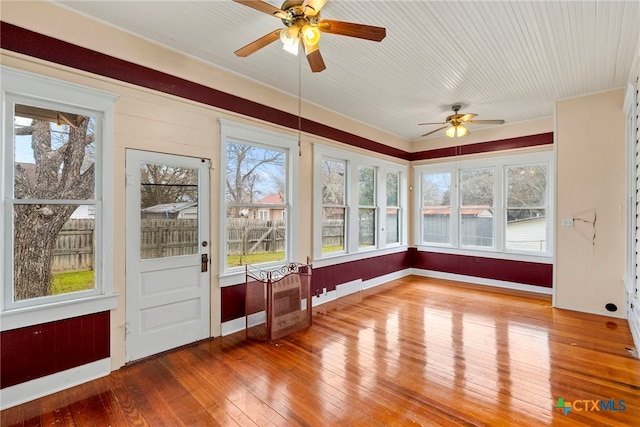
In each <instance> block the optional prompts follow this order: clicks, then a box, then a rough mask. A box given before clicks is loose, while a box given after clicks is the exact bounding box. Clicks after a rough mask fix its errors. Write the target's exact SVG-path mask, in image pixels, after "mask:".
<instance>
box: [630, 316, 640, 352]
mask: <svg viewBox="0 0 640 427" xmlns="http://www.w3.org/2000/svg"><path fill="white" fill-rule="evenodd" d="M628 321H629V329H631V336H632V337H633V344H634V345H635V347H636V350H638V351H640V307H638V306H637V305H634V306H633V308H630V309H629V316H628Z"/></svg>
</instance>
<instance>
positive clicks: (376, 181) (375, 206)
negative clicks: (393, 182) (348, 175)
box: [355, 163, 386, 251]
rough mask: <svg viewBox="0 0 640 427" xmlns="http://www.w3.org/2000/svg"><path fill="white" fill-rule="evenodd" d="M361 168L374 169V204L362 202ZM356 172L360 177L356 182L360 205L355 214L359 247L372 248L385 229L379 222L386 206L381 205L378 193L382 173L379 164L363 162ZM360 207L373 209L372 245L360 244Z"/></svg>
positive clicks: (363, 249) (361, 248)
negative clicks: (380, 231) (381, 212)
mask: <svg viewBox="0 0 640 427" xmlns="http://www.w3.org/2000/svg"><path fill="white" fill-rule="evenodd" d="M360 168H367V169H371V170H373V205H372V206H367V205H361V204H360ZM356 172H357V173H356V176H357V177H358V179H356V180H355V181H356V183H357V184H358V189H357V193H358V205H357V210H356V215H355V216H356V218H357V221H356V222H357V225H356V227H357V229H358V248H359V250H360V251H365V250H372V249H375V248H377V247H378V239H379V237H378V236H379V233H378V230H383V227H381V225H380V224H379V217H380V211H381V210H382V209H384V206H381V200H380V197H379V194H378V193H380V192H379V191H378V190H379V188H380V176H379V175H380V173H379V170H378V167H377V166H372V165H368V164H363V163H361V164H359V165H358V167H357V168H356ZM385 177H386V173H385ZM385 184H386V181H385ZM385 190H386V187H385ZM385 198H386V197H385ZM360 209H372V210H373V222H374V224H375V229H374V234H373V245H371V246H360ZM385 217H386V210H385Z"/></svg>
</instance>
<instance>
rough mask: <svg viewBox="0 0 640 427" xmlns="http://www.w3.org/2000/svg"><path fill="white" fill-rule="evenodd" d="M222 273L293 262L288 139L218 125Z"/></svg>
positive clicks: (294, 152)
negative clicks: (220, 157) (220, 162)
mask: <svg viewBox="0 0 640 427" xmlns="http://www.w3.org/2000/svg"><path fill="white" fill-rule="evenodd" d="M220 129H221V136H222V137H221V141H222V144H221V145H222V164H223V168H222V176H221V183H222V187H221V195H222V197H224V200H223V203H221V209H222V210H221V212H220V217H221V227H220V228H221V233H222V236H223V238H222V241H224V242H225V244H224V245H223V247H222V250H221V259H220V263H221V266H222V271H223V275H230V274H233V273H234V272H235V273H241V272H244V266H245V265H249V264H251V265H254V264H261V265H264V266H268V265H279V264H282V263H286V262H291V261H294V260H293V259H292V254H294V253H295V250H294V245H295V240H294V239H292V234H293V233H292V232H291V230H292V227H293V226H294V222H295V221H296V218H297V209H296V206H295V204H294V203H293V202H292V199H293V197H292V195H293V194H296V192H297V181H296V179H294V178H293V177H294V176H297V164H298V147H297V140H296V139H295V138H294V137H292V136H289V135H284V134H279V133H276V132H272V131H267V130H264V129H260V128H255V127H251V126H245V125H241V124H238V123H234V122H229V121H226V120H221V121H220Z"/></svg>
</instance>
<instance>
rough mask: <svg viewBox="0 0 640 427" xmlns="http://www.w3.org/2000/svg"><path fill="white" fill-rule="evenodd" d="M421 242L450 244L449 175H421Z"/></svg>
mask: <svg viewBox="0 0 640 427" xmlns="http://www.w3.org/2000/svg"><path fill="white" fill-rule="evenodd" d="M421 191H422V241H423V242H425V243H447V244H450V243H451V205H450V204H451V174H450V173H449V172H444V173H434V174H423V175H422V189H421Z"/></svg>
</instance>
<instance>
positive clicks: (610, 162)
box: [554, 89, 626, 317]
mask: <svg viewBox="0 0 640 427" xmlns="http://www.w3.org/2000/svg"><path fill="white" fill-rule="evenodd" d="M623 97H624V93H623V90H622V89H620V90H614V91H610V92H604V93H598V94H594V95H591V96H585V97H580V98H574V99H567V100H563V101H559V102H558V103H557V105H556V123H557V125H556V126H557V127H556V135H555V136H556V150H557V163H556V170H557V186H556V265H555V284H554V287H555V299H554V304H555V306H556V307H559V308H566V309H571V310H578V311H584V312H588V313H597V314H603V315H611V316H615V317H626V313H625V295H624V283H623V278H624V272H625V270H624V268H625V266H624V263H625V234H624V233H625V222H626V216H625V215H626V213H625V210H626V205H625V199H626V195H625V114H624V111H623V109H622V104H623ZM563 219H573V226H572V227H566V226H562V220H563ZM594 221H595V225H594V224H593V222H594ZM607 303H613V304H615V305H616V306H617V307H618V310H617V311H616V312H609V311H607V310H606V309H605V305H606V304H607Z"/></svg>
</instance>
